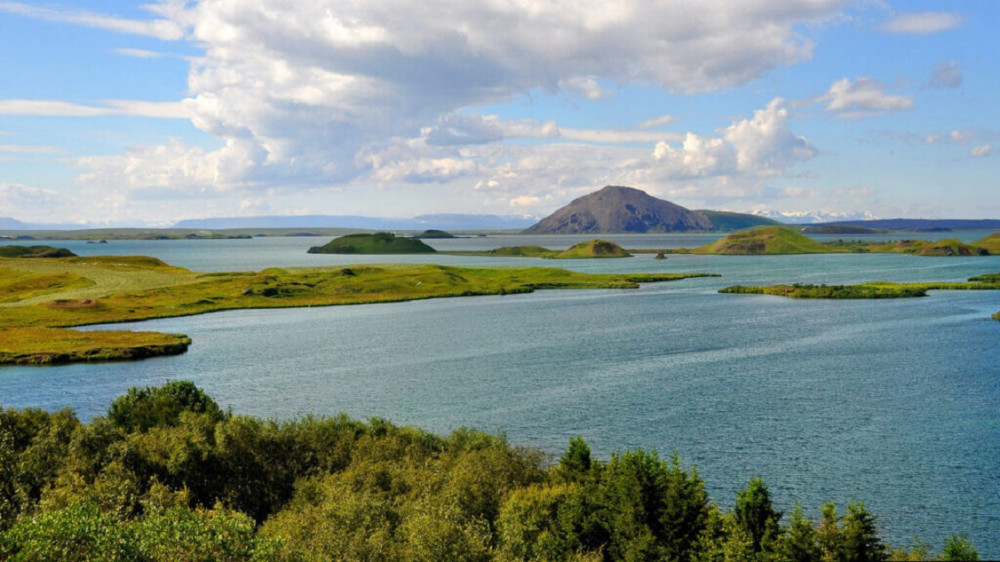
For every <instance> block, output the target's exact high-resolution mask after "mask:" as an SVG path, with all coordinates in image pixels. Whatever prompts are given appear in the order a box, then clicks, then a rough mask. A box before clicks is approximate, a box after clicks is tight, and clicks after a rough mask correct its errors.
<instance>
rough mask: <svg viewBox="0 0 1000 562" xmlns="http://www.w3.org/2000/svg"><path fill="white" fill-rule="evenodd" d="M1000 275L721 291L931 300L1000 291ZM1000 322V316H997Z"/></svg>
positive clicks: (739, 288)
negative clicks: (945, 294) (946, 294)
mask: <svg viewBox="0 0 1000 562" xmlns="http://www.w3.org/2000/svg"><path fill="white" fill-rule="evenodd" d="M997 290H1000V273H990V274H986V275H978V276H975V277H970V278H969V280H968V281H967V282H926V283H889V282H887V281H875V282H872V283H861V284H858V285H810V284H802V283H795V284H792V285H768V286H743V285H733V286H731V287H726V288H724V289H719V292H720V293H732V294H751V295H774V296H779V297H789V298H798V299H891V298H913V297H923V296H927V291H997ZM993 318H994V319H997V320H1000V312H998V313H997V314H996V315H994V316H993Z"/></svg>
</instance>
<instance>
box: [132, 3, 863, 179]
mask: <svg viewBox="0 0 1000 562" xmlns="http://www.w3.org/2000/svg"><path fill="white" fill-rule="evenodd" d="M847 4H848V2H847V0H790V1H788V2H784V3H782V4H781V5H780V6H777V7H776V6H775V5H773V4H770V3H762V2H759V1H757V0H742V1H738V2H734V1H733V0H677V1H674V2H658V1H655V0H636V1H634V2H630V3H624V4H621V5H615V7H614V9H612V8H609V6H608V4H607V3H605V2H598V1H597V0H581V1H578V2H573V3H551V4H550V3H530V2H463V3H458V4H455V3H453V2H443V0H430V1H426V2H418V3H414V2H406V1H403V0H385V1H382V2H360V3H345V2H341V1H337V0H315V1H305V0H300V1H289V0H261V1H258V2H252V3H251V2H243V1H240V0H203V1H201V2H198V3H197V4H188V3H186V2H171V3H169V4H165V5H161V6H159V7H157V8H156V9H155V11H156V12H157V13H158V14H159V15H161V16H162V17H165V18H170V19H171V20H172V21H174V22H176V23H177V24H179V25H182V26H184V27H185V29H186V30H187V33H188V34H189V36H190V37H191V38H192V40H193V41H194V42H196V43H197V44H198V45H200V46H201V47H202V48H203V49H204V56H202V57H199V58H198V59H197V60H195V61H194V62H193V64H192V69H191V74H190V77H189V84H188V85H189V89H190V91H191V92H192V98H191V100H189V101H187V102H185V107H186V108H188V109H189V110H190V111H191V112H193V113H194V119H193V123H194V124H195V125H196V126H197V127H199V128H200V129H202V130H204V131H206V132H208V133H209V134H212V135H214V136H217V137H219V138H220V139H222V140H224V141H226V142H238V143H240V144H247V145H252V146H253V147H254V152H255V153H259V154H260V155H262V157H261V158H253V159H248V160H246V161H245V162H246V164H247V165H248V166H249V168H248V169H246V170H243V171H242V174H241V177H242V178H243V179H245V180H247V181H250V182H251V183H254V182H257V183H259V182H265V181H266V180H267V178H269V177H274V176H278V177H281V178H284V179H286V180H295V183H301V184H303V185H330V184H338V183H344V182H349V181H351V180H353V179H355V178H359V177H362V178H363V177H364V176H365V175H366V174H369V173H372V172H371V170H372V168H371V160H370V158H369V157H368V155H371V154H374V153H378V152H379V151H382V150H386V149H388V148H389V147H391V146H392V145H393V144H394V143H395V141H394V140H393V139H400V138H403V139H412V138H416V137H418V136H419V135H421V134H424V136H425V137H426V142H427V144H429V145H436V146H442V147H443V146H459V145H469V144H477V143H491V142H496V141H499V140H503V139H508V138H515V137H518V138H551V136H552V135H553V134H555V133H556V132H557V131H554V130H553V129H552V128H551V127H548V125H547V124H546V123H542V124H525V123H520V122H515V123H497V122H491V121H490V120H489V119H488V118H486V117H481V118H477V117H470V116H468V115H465V114H461V113H459V112H461V111H463V110H468V109H469V108H473V107H476V106H482V105H488V104H493V103H497V102H502V101H507V100H510V99H513V98H514V97H516V96H521V95H525V94H535V93H538V92H541V93H547V94H552V93H557V92H560V91H564V92H568V93H570V94H572V95H577V96H582V97H584V98H588V99H600V98H602V97H606V96H607V95H609V90H608V88H606V87H604V86H603V84H615V85H621V84H625V83H629V82H640V83H645V84H653V85H658V86H660V87H663V88H665V89H667V90H670V91H679V92H689V93H691V92H704V91H712V90H717V89H723V88H730V87H735V86H739V85H742V84H744V83H746V82H748V81H750V80H753V79H755V78H757V77H760V76H762V75H764V74H765V73H767V72H768V71H770V70H772V69H774V68H778V67H781V66H785V65H790V64H794V63H797V62H800V61H804V60H807V59H808V58H810V57H811V55H812V44H811V43H810V41H809V40H808V39H807V38H806V37H804V36H803V35H801V34H800V32H799V29H801V28H802V24H809V23H814V22H821V21H826V20H828V19H830V18H833V17H835V16H837V15H838V13H839V11H840V10H841V9H842V8H843V7H844V6H845V5H847ZM418 21H419V22H420V25H414V22H418ZM497 30H503V32H502V33H498V32H497ZM477 119H478V122H477ZM663 124H665V121H661V122H660V123H659V124H658V125H656V126H661V125H663ZM518 128H520V130H517V129H518ZM649 128H653V125H650V126H649ZM422 131H427V132H426V133H421V132H422ZM628 135H630V136H631V137H630V139H625V134H624V133H608V132H594V131H576V130H564V131H562V132H561V136H562V138H563V140H570V141H572V140H586V141H587V142H599V143H604V142H653V139H655V138H656V136H655V135H652V134H649V135H637V134H635V132H631V133H629V134H628ZM678 138H679V137H677V136H676V135H672V134H666V136H662V135H661V136H660V137H659V139H658V140H664V139H667V140H677V139H678ZM435 157H437V156H435ZM137 165H140V164H137ZM152 165H154V166H155V165H156V163H155V162H153V163H152ZM427 166H429V167H430V168H432V169H437V168H435V167H434V166H431V165H429V164H428V165H427ZM425 167H426V166H425ZM279 169H281V170H279ZM449 169H451V168H449ZM418 176H419V174H418ZM393 177H399V176H398V175H397V174H393ZM405 177H416V176H410V175H405ZM227 179H229V180H232V179H233V178H227Z"/></svg>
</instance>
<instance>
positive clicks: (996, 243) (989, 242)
mask: <svg viewBox="0 0 1000 562" xmlns="http://www.w3.org/2000/svg"><path fill="white" fill-rule="evenodd" d="M972 245H973V246H977V247H979V248H983V249H984V250H986V251H987V252H989V253H990V254H992V255H994V256H998V255H1000V232H997V233H994V234H990V235H989V236H987V237H986V238H983V239H980V240H976V241H975V242H973V243H972Z"/></svg>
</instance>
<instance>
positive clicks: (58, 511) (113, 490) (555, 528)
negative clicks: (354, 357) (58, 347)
mask: <svg viewBox="0 0 1000 562" xmlns="http://www.w3.org/2000/svg"><path fill="white" fill-rule="evenodd" d="M876 523H877V520H876V518H875V517H874V515H872V514H871V513H870V512H868V511H867V510H866V509H865V507H864V504H862V503H860V502H852V503H851V504H850V505H848V506H847V515H845V516H839V515H838V513H837V509H836V507H835V506H834V505H833V504H828V505H827V506H825V507H824V508H823V510H822V514H821V517H820V519H819V521H818V522H815V523H814V522H813V521H810V520H809V519H808V518H806V517H805V516H804V514H803V512H802V509H801V507H799V506H798V505H796V508H795V510H794V511H793V512H792V513H791V516H790V519H789V522H788V525H787V526H785V525H782V524H781V514H780V513H779V512H777V511H776V510H775V509H774V507H773V506H772V504H771V500H770V496H769V492H768V490H767V486H766V485H765V484H764V482H763V481H762V480H760V479H759V478H755V479H753V480H751V481H750V483H749V485H748V486H747V488H746V489H745V490H743V491H741V492H740V493H739V494H738V495H737V497H736V501H735V505H734V507H733V508H732V510H730V511H726V510H722V509H720V508H718V507H717V506H715V505H714V504H712V503H710V502H709V500H708V495H707V494H706V492H705V490H704V483H703V481H702V480H701V478H700V477H699V475H698V473H697V472H696V471H695V470H694V469H691V470H684V469H683V468H682V467H681V464H680V461H679V459H678V457H677V455H676V454H675V455H673V457H672V458H671V459H670V460H663V459H660V457H659V456H658V455H657V453H656V452H649V451H643V450H641V449H640V450H634V451H627V452H624V453H615V454H612V455H611V457H610V459H609V460H606V461H602V460H598V459H595V458H593V456H592V455H591V451H590V447H589V446H588V445H587V444H586V442H585V441H584V440H583V439H582V438H581V437H574V438H573V439H571V440H570V443H569V447H568V448H567V450H566V451H565V453H564V454H563V455H561V457H560V459H559V463H558V464H556V465H553V466H550V465H548V464H547V463H546V457H545V456H544V455H542V454H540V453H539V452H538V451H535V450H532V449H525V448H519V447H514V446H512V445H511V444H509V443H508V442H507V441H506V440H505V439H504V438H503V437H501V436H496V435H490V434H485V433H482V432H479V431H475V430H470V429H460V430H457V431H455V432H454V433H452V434H451V435H448V436H438V435H434V434H431V433H427V432H425V431H421V430H419V429H414V428H411V427H398V426H395V425H393V424H391V423H389V422H388V421H386V420H383V419H379V418H374V419H372V420H369V421H368V422H367V423H365V422H360V421H356V420H351V419H349V418H347V417H346V416H343V415H341V416H338V417H332V418H311V417H308V418H302V419H298V420H294V421H288V422H278V421H274V420H260V419H257V418H251V417H246V416H233V415H230V414H228V413H223V412H222V411H221V410H220V409H219V408H218V406H217V405H216V403H215V402H214V401H213V400H212V399H211V398H210V397H208V396H207V395H205V394H204V392H202V391H201V390H200V389H198V388H197V387H196V386H194V385H193V384H191V383H190V382H186V381H176V382H171V383H168V384H166V385H164V386H162V387H159V388H142V389H136V388H133V389H130V390H129V392H128V394H126V395H125V396H123V397H121V398H119V399H117V400H115V402H114V403H113V404H112V406H111V407H110V408H109V414H108V417H106V418H104V417H97V418H95V419H93V420H92V421H91V422H89V423H85V424H84V423H81V422H79V420H77V418H76V417H75V416H74V415H73V413H72V412H71V411H69V410H62V411H59V412H54V413H48V412H44V411H41V410H33V409H28V410H10V409H8V410H4V411H2V412H0V558H3V559H8V558H9V559H13V560H49V559H60V560H63V559H65V560H167V559H176V560H329V559H338V560H473V561H490V560H498V561H506V560H592V561H596V560H663V559H666V560H679V561H685V560H692V561H694V560H779V559H781V560H817V559H830V560H885V559H887V558H888V556H889V555H890V550H889V549H888V547H887V546H886V545H885V544H884V543H883V542H882V540H881V538H880V536H879V534H878V529H877V525H876ZM921 548H922V549H923V550H921ZM928 552H929V551H928V550H927V548H926V547H919V548H918V549H917V550H914V551H913V552H907V551H903V550H894V551H891V555H892V556H893V559H906V558H907V557H908V558H912V557H914V556H917V555H927V553H928ZM977 557H978V554H977V553H976V551H975V549H974V548H973V547H972V544H971V542H969V541H968V540H967V539H966V538H965V537H964V535H963V536H959V535H955V536H953V537H952V538H951V539H949V541H948V542H947V543H946V545H945V550H944V552H943V553H942V559H945V560H957V559H976V558H977Z"/></svg>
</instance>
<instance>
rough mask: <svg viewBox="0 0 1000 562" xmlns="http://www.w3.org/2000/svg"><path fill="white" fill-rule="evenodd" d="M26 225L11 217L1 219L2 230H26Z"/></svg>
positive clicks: (0, 228) (0, 227)
mask: <svg viewBox="0 0 1000 562" xmlns="http://www.w3.org/2000/svg"><path fill="white" fill-rule="evenodd" d="M26 227H27V225H26V224H24V223H23V222H21V221H19V220H15V219H12V218H10V217H0V230H24V229H25V228H26Z"/></svg>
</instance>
